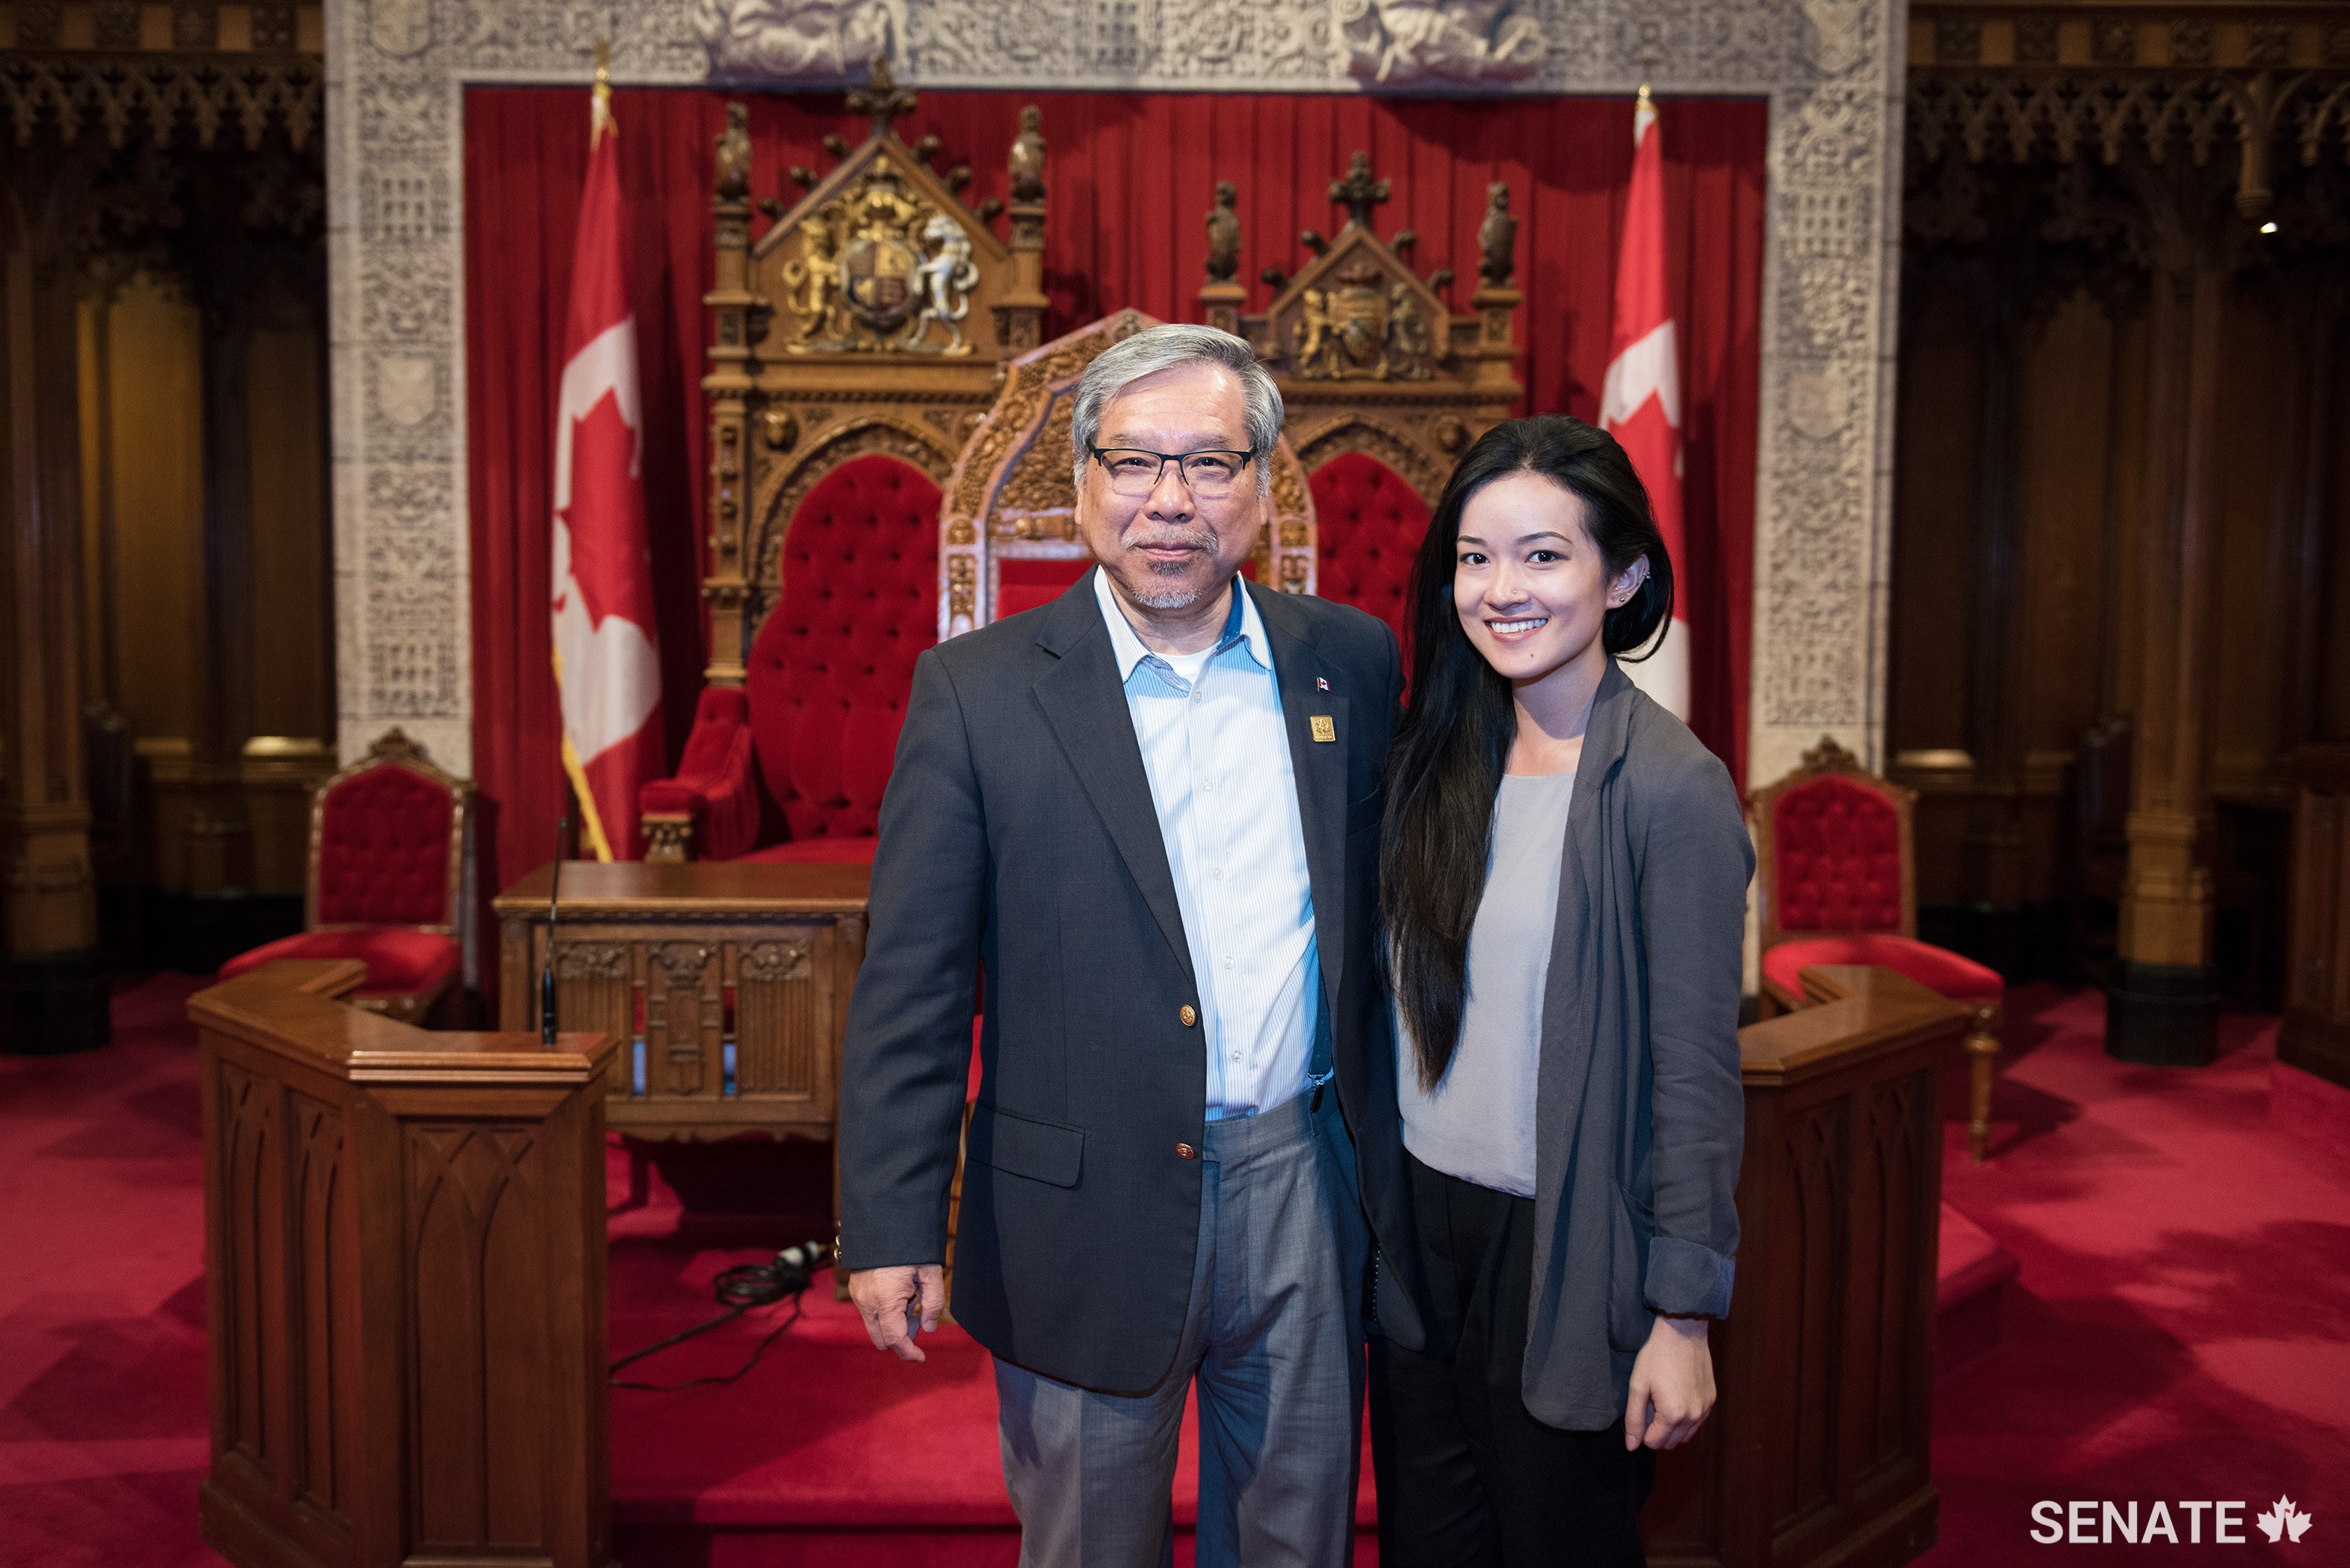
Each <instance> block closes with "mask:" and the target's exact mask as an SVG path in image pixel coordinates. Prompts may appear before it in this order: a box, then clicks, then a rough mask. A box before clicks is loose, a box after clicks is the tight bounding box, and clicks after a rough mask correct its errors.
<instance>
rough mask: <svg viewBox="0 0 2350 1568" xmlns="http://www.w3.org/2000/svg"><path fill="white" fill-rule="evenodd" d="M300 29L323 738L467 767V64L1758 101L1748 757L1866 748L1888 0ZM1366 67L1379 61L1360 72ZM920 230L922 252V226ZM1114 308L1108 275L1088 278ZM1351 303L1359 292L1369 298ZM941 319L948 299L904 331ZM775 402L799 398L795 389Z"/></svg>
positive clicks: (999, 7)
mask: <svg viewBox="0 0 2350 1568" xmlns="http://www.w3.org/2000/svg"><path fill="white" fill-rule="evenodd" d="M351 9H352V10H353V12H354V16H352V18H351V21H352V25H351V26H343V27H337V28H331V29H329V31H328V72H327V76H328V80H329V83H330V86H329V88H328V91H329V96H330V98H331V99H332V100H333V101H332V102H331V104H330V106H329V113H328V116H327V121H326V123H327V128H328V137H329V139H330V140H329V143H328V168H329V177H328V191H329V200H330V202H333V203H334V215H333V222H332V223H331V225H330V234H329V241H328V245H329V265H330V269H331V291H332V295H333V306H334V312H335V316H334V319H335V322H336V333H335V344H334V358H333V378H334V391H335V396H334V399H333V403H332V407H333V419H334V423H335V431H334V436H335V439H334V462H335V467H336V472H335V495H336V505H337V518H336V524H337V535H338V538H337V556H336V559H337V597H338V615H337V621H338V630H339V633H340V636H341V638H342V641H341V644H340V652H341V655H342V657H341V658H340V659H339V661H338V674H339V679H340V681H341V691H340V701H341V708H342V715H343V725H342V728H343V732H344V734H345V735H346V736H347V737H348V740H347V742H346V746H345V750H346V752H347V753H356V751H357V750H358V749H359V747H360V746H361V745H363V744H364V742H365V739H366V738H367V737H369V736H370V735H372V734H373V733H375V732H378V731H380V729H381V728H383V727H384V726H385V725H386V724H388V723H391V722H399V723H401V724H403V725H405V726H406V727H407V728H408V730H409V731H410V732H411V733H412V734H419V735H421V737H423V738H424V739H425V740H426V741H427V742H428V743H430V744H431V745H432V750H433V753H434V755H435V756H436V757H437V758H438V759H439V760H440V761H442V763H444V764H446V765H448V766H450V767H452V768H454V769H456V770H457V771H459V772H470V771H472V770H471V744H470V719H469V705H470V694H471V685H470V670H469V650H468V649H467V647H466V644H465V637H466V626H467V606H466V598H465V594H466V582H465V576H466V573H465V522H464V518H463V512H462V507H463V494H464V473H463V462H464V451H463V431H464V412H465V411H464V376H463V358H462V323H463V302H462V299H461V297H460V292H461V289H462V278H463V270H462V265H461V261H462V244H463V223H464V214H463V212H462V211H461V210H460V208H461V192H462V179H461V172H460V171H461V152H460V148H461V141H462V131H461V123H462V116H463V88H464V86H465V85H466V84H467V83H471V82H547V81H564V82H576V83H578V84H580V85H581V86H583V87H584V86H585V84H586V83H587V80H588V78H589V75H590V72H591V68H592V59H593V48H594V43H595V39H596V36H597V35H598V33H599V32H601V33H608V34H609V35H610V36H611V44H612V69H613V75H614V78H615V79H616V80H618V81H620V82H624V83H643V84H671V85H685V84H691V83H694V82H700V81H705V80H710V79H712V78H722V79H726V80H730V81H760V80H767V81H775V82H777V83H779V84H785V83H795V84H800V85H804V86H811V87H813V86H818V85H831V84H837V83H839V82H841V81H843V80H847V79H861V78H862V76H863V74H864V72H865V70H866V68H867V67H866V62H868V61H869V60H871V59H872V58H874V57H876V56H877V55H879V54H880V53H884V52H886V53H887V54H888V55H889V57H890V58H891V60H892V62H893V64H894V65H895V66H896V67H897V73H898V76H899V79H900V80H902V81H905V82H907V83H909V84H910V85H913V86H917V87H931V88H954V87H986V88H1003V87H1005V86H1007V85H1014V84H1016V85H1018V86H1020V87H1023V88H1037V89H1052V88H1145V89H1149V88H1165V89H1177V88H1181V89H1193V90H1197V89H1221V90H1232V91H1243V90H1252V89H1262V90H1284V89H1287V90H1313V91H1366V90H1367V91H1378V90H1383V89H1384V88H1393V87H1396V86H1398V85H1405V84H1408V85H1409V88H1411V89H1412V90H1415V91H1430V90H1435V91H1442V92H1449V93H1456V94H1458V93H1473V92H1482V91H1499V92H1511V93H1537V94H1539V93H1559V92H1604V93H1609V94H1628V93H1629V92H1630V91H1631V90H1632V89H1633V88H1635V87H1637V86H1638V84H1639V83H1641V82H1642V81H1648V82H1651V83H1653V84H1654V86H1655V88H1656V89H1657V91H1658V92H1659V93H1660V94H1664V95H1668V96H1669V95H1671V94H1674V93H1684V92H1712V93H1738V94H1752V95H1756V96H1767V97H1768V98H1769V99H1770V100H1771V104H1772V119H1771V133H1770V135H1771V148H1770V154H1769V170H1770V186H1771V188H1770V192H1769V201H1770V208H1771V216H1770V220H1769V222H1768V223H1767V225H1766V235H1767V239H1766V243H1767V245H1768V250H1767V252H1766V255H1765V261H1764V299H1763V332H1762V337H1763V386H1762V404H1763V410H1762V421H1761V422H1762V429H1761V432H1760V434H1761V454H1760V460H1759V474H1758V495H1757V524H1756V529H1757V537H1756V561H1755V606H1754V623H1753V625H1754V661H1753V676H1752V680H1753V704H1752V712H1753V732H1752V744H1751V746H1750V763H1749V773H1750V777H1751V778H1754V779H1767V778H1770V777H1773V776H1776V774H1778V773H1780V772H1783V771H1784V769H1785V767H1786V766H1787V765H1788V764H1789V763H1791V762H1792V761H1793V760H1794V756H1795V755H1796V754H1797V753H1799V752H1800V750H1801V748H1802V746H1804V745H1807V744H1809V743H1811V742H1814V741H1816V740H1817V738H1818V736H1819V734H1820V732H1822V731H1824V730H1825V731H1827V732H1831V733H1834V734H1836V735H1837V736H1839V737H1841V738H1842V739H1844V740H1845V741H1846V742H1848V743H1850V744H1852V745H1853V746H1854V747H1855V748H1856V750H1858V751H1859V752H1860V753H1861V754H1862V755H1863V756H1864V757H1865V758H1867V759H1868V760H1870V761H1872V762H1873V761H1875V760H1876V753H1877V741H1878V728H1879V717H1878V711H1879V709H1880V707H1881V695H1880V690H1879V689H1880V687H1881V685H1882V681H1881V680H1880V678H1879V675H1880V672H1879V663H1880V659H1881V655H1880V652H1879V649H1881V647H1882V645H1883V641H1884V638H1883V618H1884V606H1883V594H1882V585H1881V583H1880V582H1879V580H1878V579H1879V578H1881V576H1883V571H1884V567H1883V562H1884V559H1885V556H1886V554H1887V551H1886V545H1885V531H1886V527H1887V514H1888V511H1889V500H1888V495H1887V472H1888V470H1889V462H1890V459H1889V452H1888V451H1887V442H1888V441H1889V440H1890V433H1891V427H1890V422H1889V420H1888V418H1887V413H1886V410H1887V409H1889V407H1890V405H1891V380H1890V378H1891V373H1892V372H1891V357H1890V356H1891V332H1892V325H1893V324H1892V316H1891V312H1890V310H1889V308H1888V306H1889V305H1890V291H1891V286H1892V277H1893V273H1892V270H1891V267H1890V265H1889V264H1890V258H1891V256H1892V247H1893V245H1894V244H1895V243H1896V235H1895V234H1894V233H1893V232H1892V225H1891V224H1890V223H1888V219H1887V215H1888V213H1891V212H1892V211H1893V207H1892V202H1893V201H1894V200H1895V199H1896V197H1897V196H1898V183H1899V177H1898V157H1897V150H1896V148H1895V147H1894V146H1893V144H1892V141H1891V137H1892V133H1893V130H1894V128H1895V127H1896V126H1898V123H1899V112H1900V99H1899V93H1900V88H1901V83H1902V75H1903V60H1904V58H1905V53H1906V48H1907V41H1906V37H1905V36H1904V35H1905V27H1906V17H1907V10H1906V8H1905V7H1903V6H1899V5H1893V4H1891V0H1424V3H1419V4H1415V3H1413V0H1025V3H1024V4H1020V5H1003V4H1000V3H998V0H623V3H622V4H619V5H611V6H590V5H579V4H577V3H576V0H355V4H354V5H353V6H352V7H351ZM1382 71H1384V73H1385V76H1384V80H1382V79H1381V73H1382ZM916 248H920V249H922V251H923V254H924V255H925V256H926V257H927V256H929V255H930V251H931V248H932V247H919V246H918V247H916ZM1113 303H1116V302H1113ZM1367 309H1368V307H1367V305H1366V306H1365V311H1366V312H1367ZM931 331H932V333H933V335H934V336H935V337H936V339H937V340H938V342H939V343H940V344H941V345H942V346H943V345H948V344H951V341H952V337H951V331H950V330H949V329H948V328H946V327H943V326H938V327H933V328H931ZM801 418H802V420H803V421H805V420H806V414H805V413H803V414H802V415H801Z"/></svg>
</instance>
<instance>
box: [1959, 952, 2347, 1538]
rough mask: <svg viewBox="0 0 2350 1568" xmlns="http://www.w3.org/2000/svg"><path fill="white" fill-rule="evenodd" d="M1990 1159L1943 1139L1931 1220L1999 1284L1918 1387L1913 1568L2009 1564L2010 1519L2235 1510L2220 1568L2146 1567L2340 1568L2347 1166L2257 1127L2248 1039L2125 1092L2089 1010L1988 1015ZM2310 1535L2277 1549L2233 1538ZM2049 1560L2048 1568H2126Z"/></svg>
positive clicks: (2032, 1003) (2261, 1052) (2233, 1028)
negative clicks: (1979, 1239) (1949, 1360)
mask: <svg viewBox="0 0 2350 1568" xmlns="http://www.w3.org/2000/svg"><path fill="white" fill-rule="evenodd" d="M2009 1017H2010V1020H2011V1023H2010V1024H2009V1030H2008V1032H2009V1039H2008V1056H2007V1058H2006V1059H2005V1060H2004V1061H2003V1063H2002V1073H2001V1077H2000V1083H1999V1091H1998V1096H1997V1099H1996V1102H1995V1104H1994V1106H1993V1120H1994V1124H1995V1125H1994V1127H1993V1128H1992V1135H1991V1159H1990V1161H1989V1162H1988V1163H1986V1164H1983V1165H1974V1164H1971V1163H1970V1162H1969V1161H1968V1159H1967V1158H1966V1154H1965V1149H1964V1143H1963V1137H1962V1135H1963V1132H1964V1129H1963V1128H1962V1127H1953V1128H1951V1129H1950V1131H1951V1137H1950V1143H1949V1145H1948V1149H1947V1152H1946V1155H1945V1161H1946V1163H1945V1165H1944V1179H1943V1194H1944V1197H1945V1198H1946V1199H1948V1201H1949V1202H1950V1206H1951V1207H1952V1208H1954V1209H1956V1210H1959V1211H1960V1212H1961V1213H1963V1214H1965V1215H1967V1216H1968V1217H1970V1219H1971V1220H1974V1221H1975V1222H1976V1223H1977V1224H1979V1225H1981V1227H1982V1228H1983V1230H1984V1231H1987V1232H1988V1233H1989V1234H1990V1235H1991V1237H1992V1238H1993V1239H1994V1240H1996V1241H1998V1242H1999V1243H2000V1244H2001V1245H2002V1246H2003V1247H2005V1248H2006V1249H2007V1250H2008V1251H2011V1252H2012V1253H2013V1254H2014V1255H2015V1257H2016V1259H2017V1261H2018V1262H2019V1263H2020V1264H2021V1266H2022V1272H2021V1274H2020V1277H2019V1278H2018V1280H2017V1282H2016V1283H2015V1284H2013V1285H2011V1286H2010V1287H2008V1291H2007V1307H2006V1313H2005V1316H2004V1319H2003V1322H2002V1332H2001V1340H2000V1343H1999V1344H1998V1345H1996V1346H1995V1347H1993V1348H1992V1349H1991V1350H1989V1351H1987V1352H1985V1353H1984V1354H1983V1355H1980V1356H1977V1357H1975V1358H1974V1359H1973V1360H1970V1361H1969V1362H1967V1363H1965V1364H1964V1365H1962V1366H1955V1367H1953V1368H1952V1369H1951V1370H1950V1372H1949V1373H1948V1374H1947V1375H1946V1376H1943V1377H1941V1378H1940V1379H1939V1381H1938V1383H1937V1384H1936V1386H1935V1391H1934V1396H1935V1403H1934V1417H1935V1419H1934V1479H1935V1481H1936V1484H1938V1485H1939V1487H1940V1488H1941V1490H1942V1525H1941V1543H1940V1544H1939V1546H1938V1547H1937V1548H1936V1549H1935V1550H1934V1551H1933V1552H1930V1553H1929V1554H1928V1555H1927V1556H1926V1557H1925V1558H1923V1559H1922V1560H1921V1561H1922V1562H1924V1563H1929V1564H1930V1565H1931V1568H1973V1565H1975V1564H2003V1563H2015V1562H2019V1561H2023V1560H2028V1559H2030V1558H2031V1557H2032V1554H2033V1553H2034V1552H2036V1551H2038V1550H2039V1548H2038V1547H2037V1546H2035V1544H2034V1543H2033V1541H2032V1538H2031V1533H2030V1532H2031V1530H2032V1527H2033V1521H2032V1516H2031V1510H2032V1505H2033V1503H2035V1502H2038V1501H2043V1500H2054V1501H2060V1502H2069V1501H2073V1500H2075V1499H2086V1500H2091V1501H2104V1500H2106V1499H2111V1500H2113V1501H2116V1503H2126V1502H2128V1501H2132V1500H2136V1501H2137V1502H2138V1503H2139V1505H2140V1507H2139V1512H2140V1513H2141V1514H2146V1513H2150V1512H2151V1511H2152V1510H2151V1505H2152V1504H2153V1503H2154V1502H2155V1501H2158V1500H2160V1501H2167V1502H2168V1505H2169V1509H2170V1511H2172V1512H2173V1513H2174V1514H2175V1515H2177V1516H2178V1517H2177V1518H2176V1520H2175V1521H2174V1522H2175V1524H2176V1526H2177V1528H2178V1531H2179V1532H2180V1538H2181V1541H2182V1542H2184V1540H2185V1533H2186V1519H2185V1516H2184V1515H2183V1514H2180V1513H2179V1512H2178V1504H2179V1503H2180V1502H2181V1501H2189V1500H2204V1499H2221V1500H2232V1499H2241V1500H2244V1501H2248V1502H2249V1503H2250V1504H2251V1507H2250V1508H2249V1509H2248V1510H2247V1511H2246V1512H2245V1514H2244V1516H2243V1522H2242V1525H2241V1528H2242V1530H2243V1533H2244V1534H2245V1536H2246V1537H2247V1542H2248V1544H2247V1545H2246V1546H2245V1547H2244V1548H2241V1549H2240V1548H2223V1547H2218V1546H2214V1545H2212V1544H2210V1540H2211V1535H2210V1529H2209V1527H2208V1526H2209V1516H2208V1515H2207V1516H2206V1529H2205V1532H2204V1542H2205V1544H2204V1545H2203V1546H2201V1547H2199V1548H2197V1547H2193V1546H2189V1545H2186V1544H2181V1545H2179V1546H2178V1547H2175V1548H2174V1547H2172V1546H2170V1545H2169V1544H2168V1543H2167V1542H2165V1543H2163V1544H2162V1545H2160V1546H2159V1547H2157V1548H2154V1549H2153V1550H2155V1551H2157V1552H2159V1556H2158V1559H2157V1560H2158V1561H2161V1562H2166V1563H2168V1562H2202V1561H2208V1560H2210V1559H2211V1558H2212V1557H2213V1556H2215V1555H2216V1556H2217V1558H2218V1560H2220V1561H2222V1562H2234V1561H2239V1560H2243V1559H2246V1558H2247V1557H2248V1556H2249V1557H2254V1558H2260V1557H2265V1558H2268V1559H2271V1560H2275V1561H2282V1562H2306V1563H2345V1562H2350V1544H2345V1543H2350V1160H2339V1159H2335V1158H2330V1157H2329V1156H2327V1155H2325V1154H2324V1153H2322V1152H2321V1151H2319V1150H2318V1149H2317V1148H2315V1147H2313V1146H2312V1145H2310V1144H2308V1143H2305V1142H2303V1141H2302V1140H2301V1139H2299V1138H2297V1137H2293V1136H2292V1135H2290V1134H2288V1133H2286V1132H2283V1131H2281V1130H2279V1129H2278V1128H2277V1127H2274V1126H2273V1124H2272V1122H2271V1120H2270V1112H2269V1087H2270V1084H2269V1080H2270V1067H2271V1065H2272V1062H2273V1060H2274V1044H2275V1038H2276V1027H2275V1024H2274V1023H2273V1021H2270V1020H2255V1019H2250V1018H2230V1019H2226V1020H2223V1021H2222V1023H2221V1026H2220V1027H2221V1049H2222V1051H2223V1052H2224V1053H2225V1054H2223V1055H2222V1056H2221V1058H2220V1062H2219V1063H2218V1064H2216V1065H2214V1066H2211V1067H2208V1068H2204V1069H2200V1070H2182V1069H2159V1068H2149V1067H2127V1066H2124V1065H2122V1064H2118V1063H2116V1062H2113V1061H2111V1060H2109V1059H2108V1058H2107V1057H2106V1055H2105V1054H2104V1053H2103V1052H2102V1050H2100V1049H2099V1046H2100V1043H2101V1041H2102V1038H2103V1030H2104V1024H2105V1016H2104V1003H2103V1001H2102V999H2101V998H2099V997H2098V996H2096V995H2095V994H2094V993H2076V994H2072V995H2064V994H2061V993H2057V992H2050V991H2048V990H2046V989H2044V988H2033V989H2031V990H2027V991H2022V992H2013V993H2011V999H2010V1006H2009ZM2280 1496H2290V1497H2291V1498H2292V1499H2293V1501H2294V1502H2295V1503H2297V1504H2299V1505H2300V1506H2301V1507H2302V1508H2303V1509H2305V1510H2306V1511H2309V1512H2310V1513H2311V1514H2312V1515H2314V1520H2315V1522H2314V1524H2313V1525H2312V1527H2311V1532H2310V1533H2309V1534H2308V1535H2307V1536H2305V1537H2304V1538H2303V1541H2302V1542H2301V1543H2300V1545H2299V1546H2298V1547H2294V1546H2291V1545H2282V1546H2278V1547H2274V1548H2272V1547H2270V1546H2268V1545H2267V1543H2266V1542H2265V1540H2264V1538H2263V1537H2262V1534H2261V1532H2259V1531H2257V1530H2255V1529H2253V1528H2252V1527H2251V1522H2250V1521H2251V1516H2252V1515H2253V1514H2255V1513H2258V1512H2261V1511H2264V1510H2266V1509H2267V1508H2268V1507H2269V1505H2270V1504H2271V1503H2272V1502H2274V1501H2276V1500H2277V1499H2278V1498H2279V1497H2280ZM2146 1550H2147V1549H2146V1548H2143V1547H2141V1548H2132V1547H2129V1546H2126V1545H2121V1544H2114V1545H2110V1546H2106V1547H2102V1548H2096V1547H2082V1546H2072V1545H2067V1546H2066V1547H2064V1550H2063V1552H2062V1553H2060V1555H2062V1556H2063V1557H2064V1560H2065V1561H2068V1562H2069V1561H2071V1560H2072V1558H2073V1557H2074V1555H2077V1554H2080V1553H2082V1552H2087V1553H2089V1554H2091V1555H2101V1554H2111V1553H2122V1554H2125V1555H2126V1554H2129V1553H2131V1552H2134V1551H2137V1552H2144V1551H2146Z"/></svg>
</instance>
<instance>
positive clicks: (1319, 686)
mask: <svg viewBox="0 0 2350 1568" xmlns="http://www.w3.org/2000/svg"><path fill="white" fill-rule="evenodd" d="M1314 690H1315V691H1329V690H1330V682H1329V681H1328V680H1326V679H1325V678H1324V677H1322V676H1319V675H1317V676H1315V678H1314Z"/></svg>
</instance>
